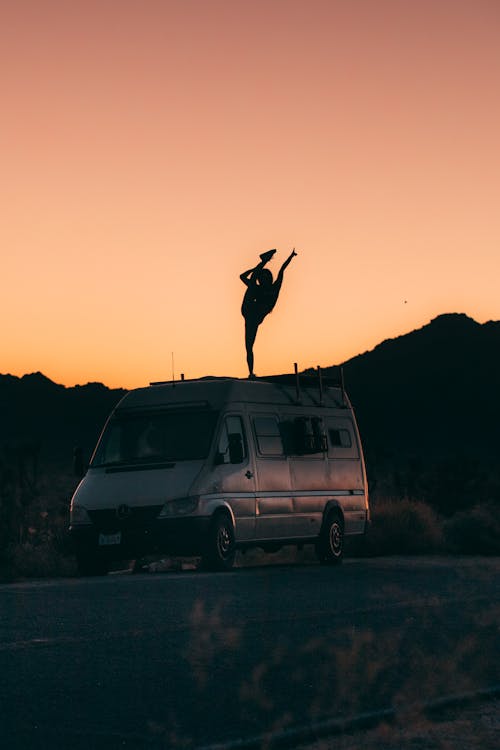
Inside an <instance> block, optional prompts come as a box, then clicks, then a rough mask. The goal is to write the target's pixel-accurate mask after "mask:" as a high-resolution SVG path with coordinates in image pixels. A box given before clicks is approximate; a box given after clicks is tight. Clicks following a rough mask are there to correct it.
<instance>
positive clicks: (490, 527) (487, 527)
mask: <svg viewBox="0 0 500 750" xmlns="http://www.w3.org/2000/svg"><path fill="white" fill-rule="evenodd" d="M443 531H444V536H445V539H446V543H447V546H448V549H449V551H450V552H451V553H453V554H462V555H500V519H499V514H498V508H496V507H495V506H494V505H492V504H490V505H477V506H475V507H474V508H470V509H469V510H464V511H460V512H459V513H456V514H455V515H454V516H452V517H451V518H449V519H447V520H446V521H445V522H444V525H443Z"/></svg>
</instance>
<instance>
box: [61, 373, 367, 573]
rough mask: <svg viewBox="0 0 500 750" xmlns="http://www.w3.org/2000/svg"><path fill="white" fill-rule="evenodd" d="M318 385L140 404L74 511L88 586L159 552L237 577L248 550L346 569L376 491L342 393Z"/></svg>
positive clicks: (223, 390) (118, 416)
mask: <svg viewBox="0 0 500 750" xmlns="http://www.w3.org/2000/svg"><path fill="white" fill-rule="evenodd" d="M317 375H318V377H315V376H312V377H305V376H301V378H300V380H299V377H298V376H297V375H295V376H293V375H291V376H288V375H281V376H272V377H269V378H266V379H260V378H259V379H257V380H241V379H236V378H202V379H199V380H181V381H180V382H170V383H152V384H151V385H150V386H149V387H145V388H138V389H136V390H132V391H130V392H129V393H127V394H126V395H125V396H124V397H123V398H122V400H121V401H120V402H119V403H118V405H117V406H116V408H115V409H114V411H113V412H112V414H111V415H110V417H109V419H108V421H107V423H106V425H105V427H104V430H103V432H102V435H101V437H100V439H99V442H98V444H97V447H96V449H95V451H94V454H93V456H92V459H91V462H90V465H89V468H88V470H87V472H86V475H85V476H84V478H83V479H82V480H81V482H80V484H79V486H78V487H77V489H76V491H75V493H74V496H73V498H72V501H71V508H70V533H71V535H72V538H73V540H74V544H75V549H76V557H77V562H78V568H79V571H80V573H81V574H84V575H89V574H93V575H99V574H104V573H106V572H107V570H108V567H109V565H110V563H112V562H113V561H117V560H126V559H137V558H140V557H142V556H145V555H147V554H158V553H165V554H168V555H188V556H201V560H202V563H203V564H204V566H205V567H207V568H209V569H212V570H225V569H229V568H231V567H232V565H233V562H234V558H235V553H236V550H238V549H240V550H245V549H247V548H249V547H261V548H262V549H264V550H265V551H276V550H277V549H279V548H280V547H281V546H282V545H290V544H294V545H297V546H299V547H301V546H302V545H304V544H314V545H315V547H316V552H317V556H318V558H319V560H320V561H321V563H324V564H336V563H340V562H341V560H342V555H343V550H344V537H347V536H353V535H361V534H364V533H365V530H366V528H367V524H368V523H369V504H368V490H367V481H366V473H365V465H364V460H363V451H362V447H361V441H360V437H359V433H358V428H357V425H356V420H355V416H354V412H353V409H352V406H351V404H350V402H349V399H348V397H347V394H346V392H345V389H344V387H343V383H342V382H341V381H339V380H327V379H326V378H322V376H321V372H320V371H318V374H317Z"/></svg>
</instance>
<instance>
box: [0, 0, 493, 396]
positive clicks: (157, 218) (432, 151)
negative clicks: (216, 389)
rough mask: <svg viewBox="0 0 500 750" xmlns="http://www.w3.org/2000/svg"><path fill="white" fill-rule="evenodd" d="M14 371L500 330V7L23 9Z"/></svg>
mask: <svg viewBox="0 0 500 750" xmlns="http://www.w3.org/2000/svg"><path fill="white" fill-rule="evenodd" d="M0 35H1V45H0V92H1V104H2V114H1V120H0V165H1V166H0V205H1V220H0V243H1V247H2V274H1V295H0V313H1V319H2V333H1V337H2V339H1V347H0V372H1V373H4V374H5V373H11V374H13V375H22V374H24V373H29V372H33V371H37V370H40V371H42V372H43V373H44V374H45V375H47V376H48V377H50V378H51V379H52V380H55V381H56V382H58V383H63V384H65V385H74V384H76V383H86V382H88V381H101V382H103V383H105V384H106V385H108V386H123V387H127V388H131V387H135V386H138V385H145V384H147V383H148V382H149V381H150V380H161V379H169V378H170V377H171V375H172V353H173V355H174V369H175V373H176V374H177V375H178V374H179V373H180V372H184V373H185V374H186V377H197V376H201V375H206V374H212V375H232V376H241V377H244V376H246V374H247V368H246V362H245V350H244V339H243V325H244V324H243V318H242V316H241V314H240V306H241V300H242V297H243V293H244V287H243V284H242V283H241V281H240V280H239V274H240V273H241V272H242V271H244V270H245V269H247V268H250V267H251V266H253V265H254V264H255V263H256V262H257V260H258V255H259V253H261V252H263V251H265V250H267V249H269V248H274V247H275V248H277V249H278V252H277V254H276V256H275V259H274V260H273V261H272V264H271V266H270V268H271V270H273V272H274V273H276V271H277V270H278V268H279V265H280V263H281V262H282V261H283V260H284V259H285V258H286V256H287V255H288V253H289V252H290V250H291V248H292V247H294V246H295V248H296V250H297V252H298V257H297V258H296V259H294V261H293V262H292V264H291V265H290V266H289V268H288V269H287V271H286V274H285V280H284V284H283V289H282V294H281V297H280V299H279V301H278V304H277V306H276V308H275V310H274V311H273V313H272V314H271V315H270V316H269V317H268V318H267V319H266V320H265V321H264V323H263V324H262V326H261V329H260V330H259V333H258V335H257V341H256V345H255V370H256V373H257V374H258V375H264V374H270V373H278V372H286V371H291V370H292V368H293V362H298V363H299V367H300V368H305V367H309V366H315V365H318V364H319V365H324V366H327V365H331V364H336V363H339V362H341V361H343V360H345V359H347V358H349V357H351V356H354V355H356V354H358V353H360V352H362V351H365V350H367V349H371V348H373V347H374V346H375V345H376V344H378V343H379V342H380V341H382V340H383V339H385V338H389V337H393V336H396V335H400V334H402V333H406V332H408V331H410V330H412V329H414V328H418V327H420V326H422V325H424V324H426V323H427V322H429V321H430V320H431V319H432V318H433V317H435V316H436V315H439V314H441V313H445V312H465V313H467V314H468V315H470V316H471V317H473V318H475V319H476V320H478V321H479V322H484V321H486V320H490V319H493V320H498V319H499V318H500V294H499V286H500V210H499V207H500V135H499V134H500V2H498V0H418V2H410V0H342V1H341V0H60V1H59V2H57V1H54V2H50V1H48V0H12V2H9V0H0Z"/></svg>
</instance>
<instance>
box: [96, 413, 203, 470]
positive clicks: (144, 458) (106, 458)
mask: <svg viewBox="0 0 500 750" xmlns="http://www.w3.org/2000/svg"><path fill="white" fill-rule="evenodd" d="M216 419H217V414H216V412H212V411H204V412H196V411H174V412H172V411H170V412H148V413H142V414H137V413H134V414H131V415H129V414H121V415H120V414H119V415H117V416H115V417H114V418H113V419H111V420H110V421H109V422H108V424H107V426H106V428H105V430H104V432H103V434H102V437H101V439H100V441H99V444H98V446H97V449H96V452H95V454H94V457H93V459H92V464H91V466H92V467H98V466H120V465H130V464H138V465H141V464H154V463H164V462H169V461H193V460H197V459H203V458H206V457H207V455H208V452H209V450H210V445H211V443H212V438H213V433H214V428H215V422H216Z"/></svg>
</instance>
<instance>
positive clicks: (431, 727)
mask: <svg viewBox="0 0 500 750" xmlns="http://www.w3.org/2000/svg"><path fill="white" fill-rule="evenodd" d="M300 748H301V750H499V748H500V699H495V700H489V701H485V702H483V703H481V704H478V705H474V706H469V707H467V708H461V709H453V710H452V711H451V710H450V711H447V712H446V713H445V714H443V715H442V716H441V717H440V718H439V719H428V718H426V717H424V716H421V715H419V716H411V715H410V716H406V717H401V718H400V719H399V721H397V722H396V723H394V724H391V725H389V724H382V725H380V726H379V727H377V728H376V729H372V730H369V731H366V732H356V733H353V734H346V735H341V736H338V735H337V736H335V737H327V738H324V739H322V740H319V741H318V742H315V743H312V744H309V745H301V746H300Z"/></svg>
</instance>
